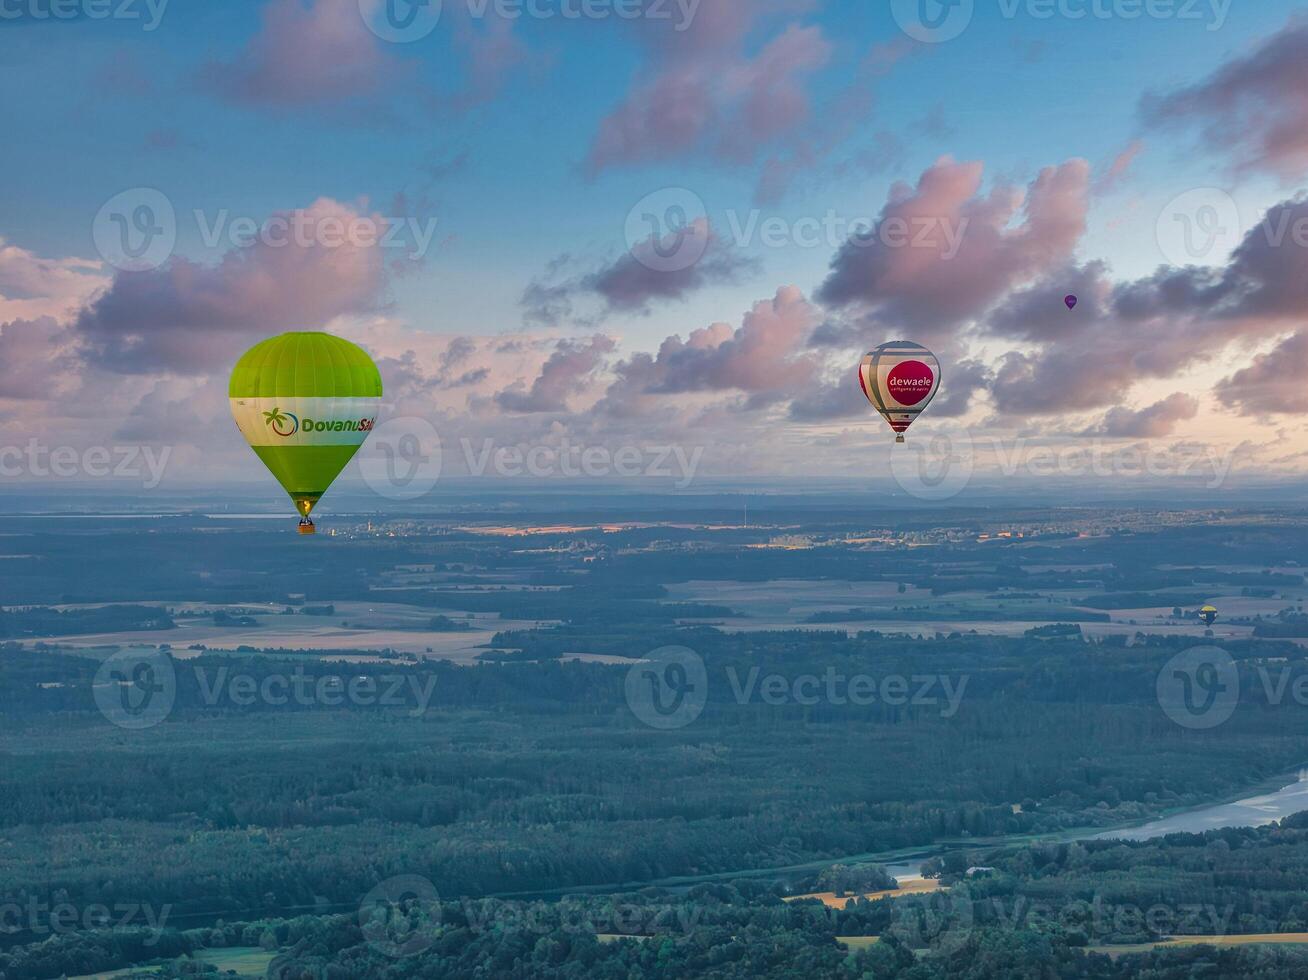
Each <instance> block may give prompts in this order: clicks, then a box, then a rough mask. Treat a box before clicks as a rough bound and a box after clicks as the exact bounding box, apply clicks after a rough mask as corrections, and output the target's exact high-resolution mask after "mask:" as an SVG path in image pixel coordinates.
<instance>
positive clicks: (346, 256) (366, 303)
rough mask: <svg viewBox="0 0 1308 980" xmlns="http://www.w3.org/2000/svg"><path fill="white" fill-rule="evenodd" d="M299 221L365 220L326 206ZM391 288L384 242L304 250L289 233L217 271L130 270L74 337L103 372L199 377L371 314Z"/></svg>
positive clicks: (186, 263)
mask: <svg viewBox="0 0 1308 980" xmlns="http://www.w3.org/2000/svg"><path fill="white" fill-rule="evenodd" d="M292 217H295V218H296V220H298V221H299V222H301V227H308V228H312V227H314V226H315V224H316V223H317V222H326V221H332V222H343V223H345V224H346V225H348V224H349V222H351V221H353V220H356V219H359V218H360V217H361V216H360V215H359V214H357V213H356V212H355V211H353V210H352V209H350V208H348V207H347V206H345V205H342V204H338V203H337V202H335V201H329V200H325V199H324V200H320V201H317V202H315V203H314V204H313V205H311V206H310V207H309V208H306V209H304V210H303V211H299V212H294V213H293V215H292ZM364 217H365V218H366V216H364ZM323 227H326V225H324V226H323ZM333 227H335V225H334V224H333ZM304 237H305V240H306V241H312V240H313V236H312V235H311V234H308V235H306V236H304ZM382 283H383V270H382V263H381V258H380V252H379V250H378V248H377V247H375V245H362V244H359V245H356V244H348V243H347V244H339V245H324V244H307V245H302V244H297V242H296V240H295V237H294V236H288V237H287V238H286V239H285V240H283V241H282V243H281V244H273V243H272V241H271V240H269V241H260V242H257V243H256V244H253V245H250V246H248V247H243V248H238V249H233V250H232V251H230V252H228V253H226V254H225V255H224V256H223V258H222V259H221V261H219V262H218V264H217V265H202V264H199V263H196V262H192V261H190V260H188V259H184V258H173V259H170V260H169V261H168V262H167V263H166V264H164V265H163V266H161V267H160V268H158V269H154V270H151V271H148V272H124V273H120V274H119V275H118V276H117V277H116V278H115V279H114V282H113V285H112V286H110V288H109V289H107V290H106V291H105V292H103V293H102V294H100V295H99V296H98V297H97V298H96V299H95V300H94V301H93V302H91V304H90V305H89V306H87V307H86V308H85V309H84V310H82V312H81V313H80V314H79V315H78V317H77V319H76V322H75V324H74V330H75V331H76V333H77V335H78V337H79V338H80V340H81V342H82V346H83V352H84V355H85V357H86V358H87V360H88V361H90V362H91V363H93V364H94V365H96V366H99V367H103V368H106V369H108V370H111V371H116V372H121V373H126V374H141V373H149V372H155V371H168V372H177V373H183V374H198V373H202V372H207V371H213V370H215V369H218V368H221V367H225V366H228V365H230V363H231V362H232V361H233V360H234V359H235V358H236V357H237V356H238V355H239V354H240V353H241V351H242V349H243V348H244V347H246V346H249V345H250V344H252V343H253V342H254V341H255V340H258V339H261V338H262V337H264V336H267V335H268V334H272V333H280V332H282V331H284V330H287V329H291V328H296V329H301V330H313V329H319V328H321V327H323V326H325V325H326V324H327V323H329V322H330V321H331V320H332V319H333V318H335V317H338V316H341V315H344V314H349V313H361V312H365V311H367V310H371V309H373V308H374V307H375V306H376V304H377V302H378V299H379V294H380V291H381V287H382Z"/></svg>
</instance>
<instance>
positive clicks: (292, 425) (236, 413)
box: [227, 333, 382, 530]
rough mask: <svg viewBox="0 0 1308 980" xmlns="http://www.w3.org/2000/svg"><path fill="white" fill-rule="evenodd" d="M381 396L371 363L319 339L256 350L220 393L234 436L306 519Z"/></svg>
mask: <svg viewBox="0 0 1308 980" xmlns="http://www.w3.org/2000/svg"><path fill="white" fill-rule="evenodd" d="M381 394H382V382H381V374H380V372H378V370H377V365H376V364H374V363H373V361H372V358H371V357H369V356H368V355H367V354H366V353H365V352H364V351H363V349H362V348H360V347H357V346H355V345H354V344H352V343H350V342H349V341H348V340H342V339H341V338H340V337H333V336H332V335H331V334H326V333H284V334H281V335H280V336H277V337H270V338H269V339H267V340H265V341H263V342H261V343H258V344H255V345H254V346H253V347H251V348H250V349H249V350H248V351H246V352H245V353H244V354H243V355H241V359H240V360H239V361H237V362H236V367H234V368H233V369H232V378H231V382H230V384H229V385H228V389H227V395H228V399H229V401H230V403H231V409H232V417H233V418H234V419H235V420H236V426H237V428H239V429H240V430H241V435H243V436H245V440H246V442H248V443H249V444H250V448H252V449H253V450H254V452H255V454H256V455H257V456H258V457H259V459H261V460H262V461H263V464H264V465H265V466H267V467H268V469H269V471H271V473H272V475H273V476H274V477H276V478H277V482H279V483H280V484H281V485H282V488H283V489H284V490H285V491H286V492H287V493H288V494H289V495H290V497H291V499H292V500H293V501H295V507H296V509H297V510H298V511H299V512H300V513H301V515H303V516H304V517H305V518H306V519H307V518H308V516H309V512H310V511H311V510H313V508H314V505H315V504H317V502H318V498H320V497H321V496H322V495H323V494H324V493H326V492H327V488H328V487H329V486H331V484H332V481H333V480H335V479H336V477H337V475H338V474H339V473H340V472H341V470H343V469H344V468H345V464H346V463H348V462H349V461H350V459H351V458H352V457H353V456H354V454H355V453H356V452H357V451H358V449H359V447H360V446H361V445H363V440H364V439H366V438H368V433H369V432H371V431H372V427H373V424H374V423H375V422H376V421H377V410H378V409H379V408H380V406H381ZM311 529H312V526H311V525H310V530H311Z"/></svg>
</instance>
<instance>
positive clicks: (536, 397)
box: [495, 334, 616, 412]
mask: <svg viewBox="0 0 1308 980" xmlns="http://www.w3.org/2000/svg"><path fill="white" fill-rule="evenodd" d="M615 346H616V344H614V342H613V339H612V338H611V337H606V336H604V335H603V334H596V335H595V336H593V337H591V338H590V339H589V340H584V341H570V340H564V341H560V342H559V345H558V347H557V349H556V350H555V351H554V353H553V354H551V355H550V358H549V360H547V361H546V362H545V364H544V366H543V367H542V368H541V370H540V374H539V375H537V376H536V379H535V380H534V381H532V383H531V386H530V387H527V386H525V385H522V384H516V385H514V386H513V387H510V388H506V389H504V390H503V391H501V392H499V393H498V394H497V395H496V396H495V401H496V403H497V404H498V405H499V406H500V408H502V409H504V410H505V411H506V412H566V411H568V399H569V398H570V397H571V396H573V395H575V394H579V393H580V392H582V391H584V390H585V389H586V388H587V387H588V386H589V385H590V383H591V381H593V380H594V378H595V376H596V374H597V373H598V372H599V371H600V369H601V368H603V366H604V359H605V357H606V356H607V355H608V354H609V353H611V352H612V351H613V349H614V348H615Z"/></svg>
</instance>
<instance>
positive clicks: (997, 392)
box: [982, 199, 1308, 415]
mask: <svg viewBox="0 0 1308 980" xmlns="http://www.w3.org/2000/svg"><path fill="white" fill-rule="evenodd" d="M1302 228H1308V200H1300V199H1295V200H1290V201H1284V202H1282V203H1280V204H1277V205H1274V206H1273V207H1271V208H1269V209H1268V211H1267V213H1266V215H1265V216H1264V219H1263V221H1262V222H1260V223H1259V224H1258V225H1257V226H1256V227H1254V228H1253V229H1251V230H1250V231H1249V232H1248V234H1247V235H1246V236H1245V238H1244V240H1243V241H1242V242H1241V243H1240V245H1239V246H1238V247H1237V248H1236V249H1235V251H1234V252H1233V253H1232V255H1231V258H1230V261H1229V262H1228V264H1227V265H1226V266H1224V267H1217V268H1213V267H1201V266H1188V267H1185V268H1176V267H1172V266H1163V267H1160V268H1159V269H1158V270H1157V271H1156V272H1155V273H1153V274H1152V275H1150V276H1146V277H1144V278H1141V279H1137V280H1134V281H1128V282H1121V283H1115V282H1113V281H1112V280H1111V279H1110V278H1109V272H1108V267H1107V265H1106V264H1105V263H1103V262H1090V263H1087V264H1085V265H1084V266H1079V267H1077V266H1067V267H1064V268H1061V269H1058V270H1056V271H1055V272H1052V273H1050V274H1049V275H1048V276H1047V277H1045V278H1044V279H1042V280H1040V281H1039V282H1037V283H1035V284H1033V285H1031V286H1029V287H1027V288H1024V289H1020V290H1016V291H1014V292H1013V293H1011V294H1010V295H1009V296H1007V297H1006V298H1005V300H1004V301H1003V303H1002V304H1001V305H1000V306H998V307H997V308H996V309H995V310H994V311H993V312H992V313H991V314H990V315H989V316H988V317H987V318H986V320H985V322H984V324H983V325H982V330H983V332H985V333H988V334H991V335H994V336H997V337H1003V338H1007V339H1010V340H1014V341H1018V342H1021V343H1023V344H1024V345H1025V346H1024V347H1023V348H1022V349H1021V350H1015V351H1011V352H1009V353H1008V354H1006V355H1005V356H1004V357H1003V358H1002V359H1001V360H1000V364H999V368H998V370H997V372H996V375H995V379H994V382H993V386H992V387H993V395H994V400H995V403H996V407H998V408H999V409H1000V410H1001V411H1002V412H1004V413H1006V414H1014V415H1022V414H1038V415H1046V414H1057V413H1059V412H1067V411H1086V410H1091V409H1096V408H1104V407H1107V406H1110V405H1114V404H1116V403H1117V402H1120V401H1122V400H1123V398H1124V397H1125V396H1126V394H1127V393H1128V392H1129V391H1130V389H1131V387H1132V386H1134V385H1135V384H1137V383H1140V382H1143V381H1147V380H1149V379H1155V378H1168V377H1171V376H1173V375H1175V374H1176V373H1177V372H1179V371H1181V370H1182V369H1184V368H1186V367H1188V366H1190V365H1192V364H1194V363H1196V362H1199V361H1203V360H1205V359H1209V358H1212V357H1215V356H1217V355H1218V354H1220V353H1221V352H1222V351H1223V349H1224V348H1225V347H1227V346H1228V345H1230V344H1232V343H1235V342H1238V341H1241V340H1244V341H1246V342H1248V341H1251V340H1252V341H1256V340H1258V339H1261V338H1264V337H1269V336H1275V335H1276V334H1278V333H1284V332H1285V331H1286V330H1287V329H1293V328H1295V327H1298V326H1299V325H1300V324H1301V323H1302V322H1303V319H1304V317H1305V316H1306V315H1308V274H1306V273H1308V248H1305V247H1304V245H1303V244H1301V243H1300V242H1299V241H1297V240H1296V237H1297V236H1296V229H1302ZM1299 234H1300V235H1301V234H1302V232H1301V231H1300V233H1299ZM1067 293H1075V294H1076V295H1077V296H1078V297H1079V298H1080V302H1079V303H1078V305H1077V307H1076V310H1075V311H1074V312H1071V313H1068V312H1067V311H1066V310H1065V309H1064V308H1063V307H1062V297H1063V296H1064V295H1065V294H1067ZM1091 366H1092V368H1093V369H1090V368H1091ZM1249 397H1250V403H1251V404H1252V403H1257V402H1258V398H1257V396H1256V395H1250V396H1249Z"/></svg>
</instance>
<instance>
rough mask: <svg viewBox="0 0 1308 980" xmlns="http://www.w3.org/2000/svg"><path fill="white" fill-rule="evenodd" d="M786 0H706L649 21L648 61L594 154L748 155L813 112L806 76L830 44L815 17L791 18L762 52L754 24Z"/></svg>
mask: <svg viewBox="0 0 1308 980" xmlns="http://www.w3.org/2000/svg"><path fill="white" fill-rule="evenodd" d="M787 6H789V5H787V4H783V3H776V2H771V3H769V2H752V0H719V2H716V3H705V4H703V5H702V6H701V7H700V8H699V9H698V11H697V13H696V16H695V18H694V20H693V21H692V22H691V23H690V24H689V26H688V27H687V28H686V29H685V30H683V31H677V30H675V29H672V28H670V27H668V26H667V25H666V24H664V23H661V22H656V21H652V20H650V21H647V24H648V26H646V27H645V28H644V30H645V36H644V40H645V42H646V47H647V52H648V54H647V58H648V60H647V62H646V63H645V64H643V65H642V66H641V67H640V68H639V69H638V70H637V73H636V77H635V79H634V80H633V82H632V86H631V89H630V91H629V92H628V93H627V94H626V95H625V96H624V97H623V99H622V100H621V102H619V104H618V105H617V106H616V107H615V108H614V109H613V110H612V111H611V112H610V113H609V114H608V115H607V116H605V118H604V119H603V120H602V121H601V122H600V126H599V130H598V132H597V133H596V135H595V138H594V140H593V141H592V143H591V147H590V151H589V153H588V154H587V157H586V171H587V172H588V173H589V174H591V175H592V176H593V175H595V174H598V173H600V172H602V171H604V170H607V169H610V168H613V167H620V166H630V165H634V164H643V163H649V162H653V161H659V160H668V159H674V158H676V157H679V156H683V155H685V154H688V153H690V152H691V151H698V150H702V151H704V152H707V153H708V154H709V155H710V156H712V157H714V158H717V159H721V160H726V161H730V162H748V161H750V160H753V159H754V158H755V156H756V155H757V154H758V152H759V151H760V150H761V149H762V148H763V147H764V146H766V145H768V144H769V143H771V142H773V141H775V140H776V139H778V138H780V137H783V136H784V135H786V134H787V133H790V132H792V131H793V130H795V129H796V128H797V127H798V126H799V125H800V124H801V123H802V122H804V121H805V120H806V119H807V117H808V114H809V101H808V96H807V94H806V92H805V89H804V78H805V77H806V76H808V75H810V74H811V73H813V72H815V71H817V70H819V69H821V68H822V67H824V66H825V65H826V63H827V61H828V59H829V58H830V55H831V44H830V42H828V41H827V40H826V38H825V37H823V35H822V33H821V31H820V30H819V29H818V28H817V27H814V26H808V27H801V26H800V25H798V24H795V23H791V24H788V25H787V26H786V27H785V28H784V29H783V30H782V31H781V33H780V34H778V35H776V36H774V37H773V38H772V39H771V40H769V41H768V42H767V43H765V44H764V45H763V46H762V47H761V48H760V49H759V50H758V51H757V52H756V53H754V54H752V55H751V54H750V53H748V52H747V50H746V40H747V38H748V35H749V34H750V32H751V30H752V29H753V28H755V27H756V26H757V25H758V23H759V22H760V21H761V20H763V19H764V18H766V17H767V16H768V15H769V14H773V13H776V12H778V11H783V10H785V9H786V8H787Z"/></svg>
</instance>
